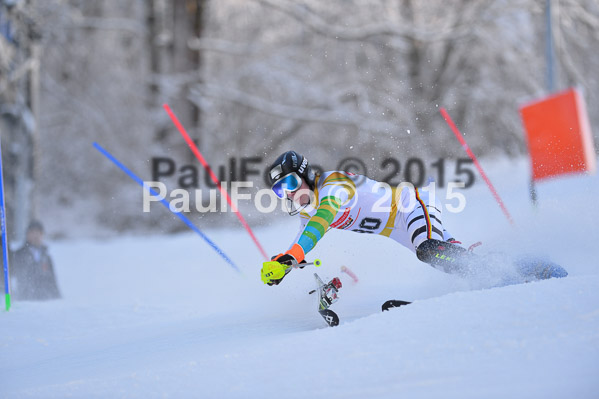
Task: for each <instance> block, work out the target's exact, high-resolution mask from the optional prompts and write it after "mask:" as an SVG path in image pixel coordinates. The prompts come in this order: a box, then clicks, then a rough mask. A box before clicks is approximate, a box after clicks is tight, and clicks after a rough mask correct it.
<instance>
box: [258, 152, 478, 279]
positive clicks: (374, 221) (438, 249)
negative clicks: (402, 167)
mask: <svg viewBox="0 0 599 399" xmlns="http://www.w3.org/2000/svg"><path fill="white" fill-rule="evenodd" d="M269 177H270V179H271V182H272V190H273V191H274V192H275V194H276V195H277V196H278V197H279V198H281V199H285V200H286V201H287V207H288V210H289V213H290V214H291V215H297V214H299V216H300V218H301V227H300V231H299V234H298V235H297V237H296V238H295V240H294V241H293V243H292V245H291V247H290V248H289V250H287V251H286V252H285V253H281V254H279V255H276V256H273V257H272V260H274V261H276V262H278V263H279V264H282V265H284V266H283V267H284V269H281V270H278V271H274V272H273V270H265V269H264V268H263V270H262V281H263V282H264V283H266V284H268V285H276V284H279V283H280V282H281V281H282V279H283V278H284V277H285V275H287V274H288V273H289V271H291V269H292V267H302V266H301V263H305V260H304V258H305V257H306V254H307V253H308V252H310V251H311V250H312V249H313V248H314V247H315V246H316V244H317V243H318V241H319V240H320V239H322V237H323V236H324V235H325V233H326V232H327V231H328V230H329V229H332V228H334V229H340V230H350V231H355V232H359V233H370V234H379V235H383V236H385V237H389V238H391V239H393V240H395V241H397V242H398V243H400V244H401V245H403V246H405V247H407V248H408V249H410V250H411V251H412V252H414V253H415V254H416V256H417V257H418V259H420V260H421V261H423V262H425V263H428V264H430V265H432V266H433V267H436V268H439V269H440V270H443V271H445V272H448V273H452V272H454V271H456V270H457V267H458V266H459V263H460V262H456V260H459V259H460V256H461V255H462V254H463V253H465V252H467V251H466V249H464V248H462V247H460V246H458V245H456V244H455V243H453V241H454V240H453V239H452V238H451V235H450V234H449V233H448V232H447V230H445V229H444V228H443V225H442V223H441V207H440V206H439V205H438V204H436V203H433V204H429V203H428V201H429V198H428V193H427V192H421V191H419V190H418V189H416V188H413V186H411V185H407V186H404V187H403V188H401V187H402V186H400V187H393V188H392V187H390V186H388V185H386V184H382V183H380V182H377V181H375V180H372V179H369V178H368V177H366V176H362V175H355V174H352V173H347V172H342V171H330V172H324V173H322V174H316V173H314V171H313V170H312V168H311V167H310V165H309V163H308V161H307V159H306V158H305V157H303V156H302V155H300V154H298V153H296V152H295V151H287V152H285V153H284V154H282V155H281V156H279V157H278V158H277V160H276V161H275V162H274V163H273V164H272V166H271V168H270V170H269Z"/></svg>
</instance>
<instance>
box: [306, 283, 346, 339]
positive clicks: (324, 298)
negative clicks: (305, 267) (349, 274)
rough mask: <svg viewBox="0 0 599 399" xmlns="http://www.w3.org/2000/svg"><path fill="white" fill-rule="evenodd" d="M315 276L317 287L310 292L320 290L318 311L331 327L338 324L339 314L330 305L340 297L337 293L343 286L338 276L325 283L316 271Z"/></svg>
mask: <svg viewBox="0 0 599 399" xmlns="http://www.w3.org/2000/svg"><path fill="white" fill-rule="evenodd" d="M314 278H315V279H316V285H317V288H316V289H315V290H312V291H310V292H309V293H308V294H313V293H314V292H318V313H319V314H320V315H321V316H322V318H323V319H324V321H325V322H326V323H327V324H328V325H329V326H330V327H335V326H338V325H339V316H337V313H335V312H333V311H332V310H331V309H329V307H330V306H331V305H332V304H333V303H335V302H337V300H338V299H339V296H338V295H337V293H338V292H339V288H341V281H340V280H339V278H338V277H335V278H334V279H332V280H331V281H329V282H328V283H326V284H325V283H324V282H323V281H322V279H321V278H320V277H319V276H318V274H316V273H314Z"/></svg>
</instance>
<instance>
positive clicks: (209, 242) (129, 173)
mask: <svg viewBox="0 0 599 399" xmlns="http://www.w3.org/2000/svg"><path fill="white" fill-rule="evenodd" d="M94 147H95V148H96V150H98V151H99V152H100V153H101V154H102V155H104V156H105V157H106V158H108V159H109V160H110V161H112V163H114V164H115V165H116V166H118V167H119V168H120V169H121V170H122V171H123V172H125V173H126V174H127V175H128V176H129V177H130V178H132V179H133V180H135V181H136V182H137V184H139V185H140V186H142V187H143V188H145V189H147V190H148V191H149V192H150V194H152V195H153V196H155V197H157V196H158V193H156V191H155V190H153V189H152V188H150V187H148V186H147V185H145V184H144V181H143V180H142V179H140V178H139V177H137V175H135V173H133V172H131V171H130V170H129V169H127V167H126V166H125V165H123V164H122V163H120V162H119V161H118V160H117V159H116V158H115V157H114V156H112V154H110V153H109V152H108V151H106V150H105V149H104V148H102V146H100V145H99V144H98V143H94ZM160 203H161V204H162V205H164V206H165V207H166V208H167V209H168V210H169V211H171V212H172V213H173V214H175V215H176V216H177V217H178V218H179V219H181V220H182V221H183V223H185V224H186V225H187V226H188V227H189V228H190V229H192V230H193V231H195V232H196V233H197V234H198V235H199V236H200V237H202V238H203V239H204V241H206V242H207V243H208V245H210V246H211V247H212V249H214V250H215V251H216V252H217V253H218V254H219V255H220V256H221V257H222V258H223V259H224V260H225V261H226V262H227V263H228V264H229V265H231V267H233V269H235V270H237V271H238V272H239V273H241V270H239V268H238V267H237V265H235V263H233V261H232V260H231V259H229V257H228V256H227V255H226V254H225V253H224V252H223V251H222V250H221V249H220V248H219V247H218V246H217V245H216V244H215V243H214V242H212V241H211V240H210V239H209V238H208V237H207V236H206V235H205V234H204V233H202V231H201V230H200V229H199V228H197V227H196V226H195V225H194V224H193V223H192V222H191V220H189V219H188V218H187V217H186V216H185V215H183V213H181V212H174V211H173V210H171V208H170V206H169V203H168V202H167V201H166V200H165V199H164V198H162V199H161V200H160Z"/></svg>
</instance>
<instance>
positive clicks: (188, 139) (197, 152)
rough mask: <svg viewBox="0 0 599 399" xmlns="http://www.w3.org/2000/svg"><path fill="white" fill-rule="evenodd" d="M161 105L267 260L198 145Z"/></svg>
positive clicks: (266, 256) (171, 113) (166, 105)
mask: <svg viewBox="0 0 599 399" xmlns="http://www.w3.org/2000/svg"><path fill="white" fill-rule="evenodd" d="M163 107H164V109H165V110H166V112H167V114H168V115H169V116H170V117H171V120H172V121H173V123H174V124H175V126H176V127H177V130H179V133H181V136H183V138H184V139H185V141H186V142H187V145H188V146H189V148H190V149H191V152H193V154H194V155H195V156H196V158H197V159H198V161H200V163H201V164H202V166H203V167H204V169H205V170H206V172H208V174H209V175H210V178H211V179H212V181H213V182H214V184H216V186H217V187H218V189H219V190H220V193H221V194H222V195H224V196H225V198H226V199H227V202H228V203H229V206H230V207H231V209H232V210H233V212H235V214H236V215H237V217H238V218H239V221H240V222H241V224H242V225H243V227H245V229H246V230H247V232H248V233H249V235H250V237H252V240H253V241H254V243H255V244H256V246H257V247H258V250H260V252H261V253H262V256H264V259H266V260H269V259H270V258H269V257H268V255H267V254H266V251H264V248H262V245H260V243H259V242H258V239H257V238H256V236H255V235H254V232H253V231H252V229H251V228H250V226H249V225H248V224H247V222H246V221H245V219H244V218H243V216H242V215H241V213H240V212H239V210H238V209H237V207H236V206H235V205H234V204H233V201H231V197H230V196H229V193H228V192H227V190H225V189H224V188H223V187H222V185H221V183H220V181H219V180H218V177H216V175H215V174H214V172H213V171H212V168H211V167H210V165H208V162H206V160H205V159H204V157H203V156H202V153H201V152H200V150H199V149H198V147H197V146H196V145H195V143H194V142H193V140H192V139H191V137H190V136H189V134H187V132H186V131H185V128H184V127H183V125H182V124H181V122H179V119H177V117H176V116H175V114H174V113H173V111H172V110H171V107H169V105H168V104H164V105H163Z"/></svg>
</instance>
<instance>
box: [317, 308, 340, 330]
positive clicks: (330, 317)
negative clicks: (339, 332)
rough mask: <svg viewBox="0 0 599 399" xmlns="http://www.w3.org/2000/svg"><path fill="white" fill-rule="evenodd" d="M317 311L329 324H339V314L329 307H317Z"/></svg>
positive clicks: (333, 325) (331, 325)
mask: <svg viewBox="0 0 599 399" xmlns="http://www.w3.org/2000/svg"><path fill="white" fill-rule="evenodd" d="M318 313H320V315H321V316H322V318H323V319H324V321H325V322H326V323H327V324H328V325H329V326H330V327H335V326H338V325H339V316H337V313H335V312H333V311H332V310H331V309H319V310H318Z"/></svg>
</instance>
